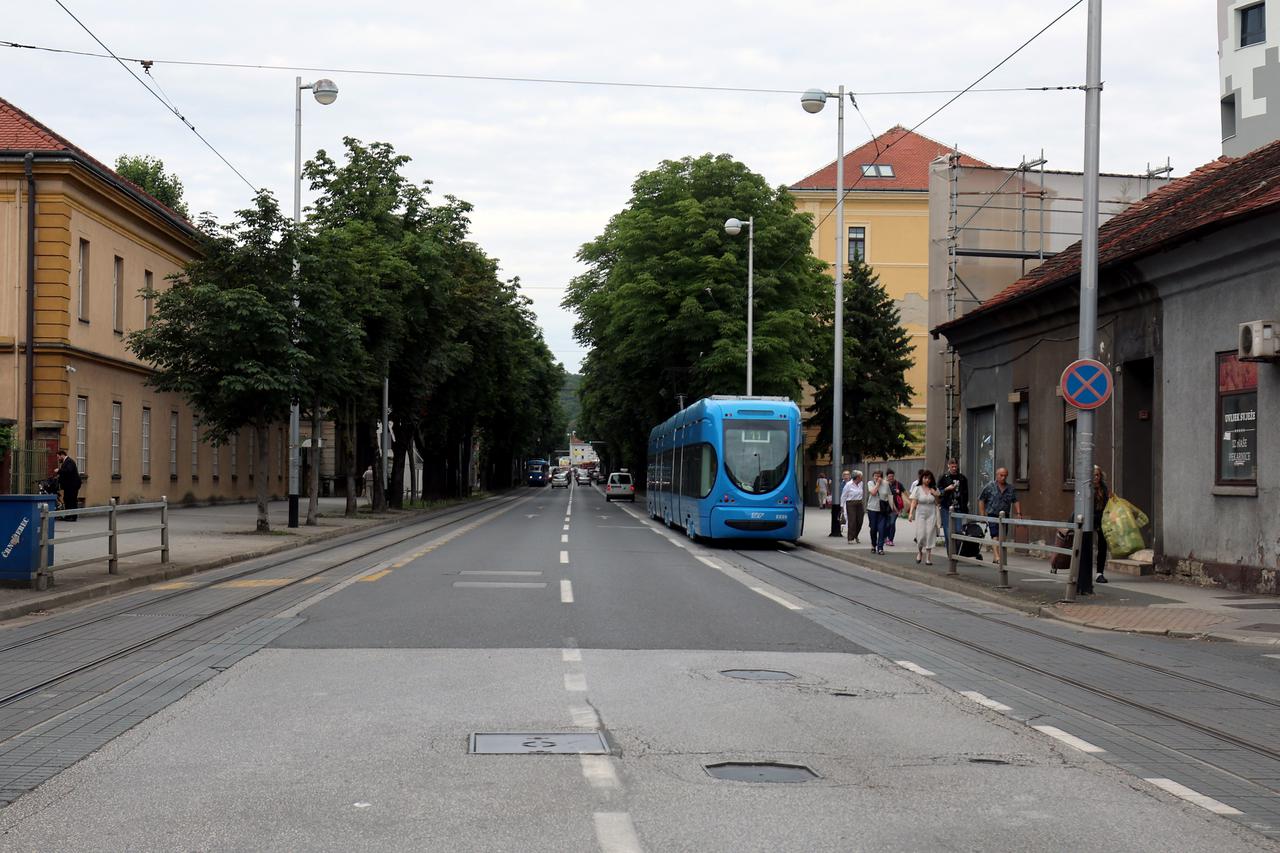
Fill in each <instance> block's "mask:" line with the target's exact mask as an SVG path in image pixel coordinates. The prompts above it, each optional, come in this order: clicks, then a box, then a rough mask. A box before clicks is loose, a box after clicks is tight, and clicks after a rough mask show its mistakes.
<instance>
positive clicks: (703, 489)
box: [697, 444, 716, 498]
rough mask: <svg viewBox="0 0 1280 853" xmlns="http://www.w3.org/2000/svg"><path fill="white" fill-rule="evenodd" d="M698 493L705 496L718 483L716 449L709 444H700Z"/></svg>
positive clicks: (698, 495)
mask: <svg viewBox="0 0 1280 853" xmlns="http://www.w3.org/2000/svg"><path fill="white" fill-rule="evenodd" d="M698 450H699V451H700V452H699V453H698V469H697V470H698V494H697V497H699V498H705V497H706V496H707V495H709V494H711V490H712V489H713V488H714V487H715V484H716V449H715V448H714V447H712V446H711V445H709V444H700V445H698Z"/></svg>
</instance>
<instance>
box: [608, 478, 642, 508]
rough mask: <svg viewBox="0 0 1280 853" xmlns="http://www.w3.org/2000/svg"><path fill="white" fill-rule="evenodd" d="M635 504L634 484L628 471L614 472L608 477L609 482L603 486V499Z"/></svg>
mask: <svg viewBox="0 0 1280 853" xmlns="http://www.w3.org/2000/svg"><path fill="white" fill-rule="evenodd" d="M614 498H617V499H618V500H626V501H631V502H632V503H635V502H636V484H635V483H634V482H633V481H632V480H631V472H630V471H614V472H613V473H612V474H610V475H609V482H607V483H605V486H604V499H605V500H606V501H611V500H613V499H614Z"/></svg>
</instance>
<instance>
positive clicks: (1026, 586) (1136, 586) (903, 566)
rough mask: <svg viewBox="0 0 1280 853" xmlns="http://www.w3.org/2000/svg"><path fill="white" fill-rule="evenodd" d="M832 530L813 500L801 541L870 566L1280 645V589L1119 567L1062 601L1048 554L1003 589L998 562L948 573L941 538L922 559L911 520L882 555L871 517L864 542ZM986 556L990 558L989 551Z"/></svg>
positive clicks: (1123, 627)
mask: <svg viewBox="0 0 1280 853" xmlns="http://www.w3.org/2000/svg"><path fill="white" fill-rule="evenodd" d="M830 530H831V513H830V510H818V509H815V508H812V507H810V508H808V509H807V510H806V512H805V532H804V535H803V536H802V537H801V538H800V545H801V546H803V547H805V548H809V549H811V550H814V551H818V552H820V553H823V554H827V555H829V556H833V557H838V558H840V559H843V560H847V561H849V562H850V563H853V564H855V565H859V566H862V567H864V568H869V569H874V570H877V571H882V572H885V573H888V574H892V575H896V576H898V577H904V578H908V579H910V580H915V581H918V582H920V583H925V584H928V585H930V586H935V587H939V588H942V589H948V590H951V591H953V592H959V593H961V594H964V595H968V596H971V597H974V598H979V599H982V600H985V601H992V602H996V603H999V604H1005V605H1007V606H1010V607H1015V608H1018V609H1020V610H1023V611H1026V612H1029V613H1036V614H1038V615H1040V616H1045V617H1049V618H1054V619H1061V620H1063V621H1066V622H1073V623H1076V624H1079V625H1086V626H1089V627H1092V628H1103V629H1108V630H1113V631H1131V632H1135V633H1142V634H1158V635H1165V636H1171V637H1189V638H1195V639H1212V640H1230V641H1233V642H1243V643H1252V644H1257V645H1264V646H1277V647H1280V596H1274V595H1244V594H1242V593H1238V592H1234V591H1232V590H1227V589H1217V588H1204V587H1197V586H1191V585H1189V584H1183V583H1180V582H1177V581H1172V580H1169V579H1167V578H1163V577H1160V576H1147V577H1141V578H1139V577H1132V576H1125V575H1118V574H1114V573H1113V574H1109V575H1108V579H1109V583H1106V584H1095V585H1094V590H1095V594H1094V595H1093V596H1090V597H1088V598H1083V599H1079V600H1077V601H1076V602H1074V603H1066V602H1063V601H1061V599H1062V598H1063V596H1064V594H1065V591H1066V585H1065V582H1066V578H1065V577H1064V576H1063V575H1062V574H1053V573H1051V572H1050V571H1049V564H1048V561H1047V560H1038V559H1034V558H1032V557H1029V556H1024V555H1021V554H1018V555H1013V556H1010V558H1009V564H1008V570H1009V586H1010V589H997V588H996V584H998V583H999V573H998V572H997V571H996V570H995V569H994V567H993V568H988V569H984V568H979V567H977V566H970V565H966V564H963V563H962V564H960V567H959V575H958V576H949V575H947V553H946V549H945V548H942V547H941V546H939V547H938V548H935V549H934V552H933V563H934V564H933V565H932V566H926V565H923V564H917V563H916V562H915V556H916V550H915V543H914V542H912V541H910V533H908V532H907V528H906V527H905V525H904V526H903V530H902V532H901V533H900V534H899V537H900V539H904V540H906V541H899V542H897V543H896V544H895V546H893V547H887V548H886V549H885V553H884V555H883V556H881V555H877V554H872V553H871V545H870V537H869V536H868V534H867V530H866V527H865V525H864V527H863V531H862V536H861V537H860V538H861V540H862V541H861V543H849V542H846V541H845V537H844V536H839V537H833V536H830V535H829V534H830ZM984 557H985V558H986V559H987V560H990V559H991V555H990V552H989V551H988V552H986V553H985V554H984Z"/></svg>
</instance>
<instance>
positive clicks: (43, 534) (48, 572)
mask: <svg viewBox="0 0 1280 853" xmlns="http://www.w3.org/2000/svg"><path fill="white" fill-rule="evenodd" d="M149 509H158V510H160V523H159V524H149V525H145V526H143V527H129V528H125V529H124V530H121V529H120V515H121V514H122V513H127V512H140V511H142V510H149ZM95 515H105V516H107V529H106V530H103V531H100V532H98V533H77V534H76V535H74V536H54V537H51V536H50V535H49V532H50V528H51V526H50V524H49V521H50V520H51V519H58V518H67V517H69V516H75V517H77V518H79V517H81V516H95ZM157 530H158V531H160V544H159V545H153V546H150V547H147V548H135V549H133V550H132V551H121V550H120V537H121V536H131V535H134V534H137V533H154V532H155V531H157ZM91 539H107V540H109V541H108V543H107V553H106V554H105V555H95V556H93V557H85V558H84V559H82V560H72V561H71V562H68V563H57V564H56V565H50V564H49V546H50V545H68V544H70V543H72V542H87V541H89V540H91ZM155 551H159V552H160V562H161V563H167V562H169V499H168V497H166V496H161V498H160V500H159V501H153V502H151V503H144V504H125V505H124V506H120V505H118V504H117V503H116V499H115V498H112V499H111V502H110V503H108V504H107V505H106V506H93V507H84V508H79V509H59V510H52V511H51V510H50V509H49V507H47V506H45V505H44V504H41V505H40V557H39V562H38V564H37V568H36V575H35V577H34V578H33V579H32V581H31V586H32V588H33V589H47V588H48V587H49V586H51V585H52V583H53V573H54V572H60V571H62V570H63V569H71V568H75V567H76V566H87V565H89V564H90V563H101V562H102V561H103V560H106V561H107V572H108V573H109V574H113V575H115V574H119V573H120V561H121V560H123V559H125V558H126V557H136V556H138V555H140V554H150V553H153V552H155Z"/></svg>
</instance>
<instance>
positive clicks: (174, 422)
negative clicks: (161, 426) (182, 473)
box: [169, 412, 178, 480]
mask: <svg viewBox="0 0 1280 853" xmlns="http://www.w3.org/2000/svg"><path fill="white" fill-rule="evenodd" d="M169 479H170V480H176V479H178V413H177V412H170V413H169Z"/></svg>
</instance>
